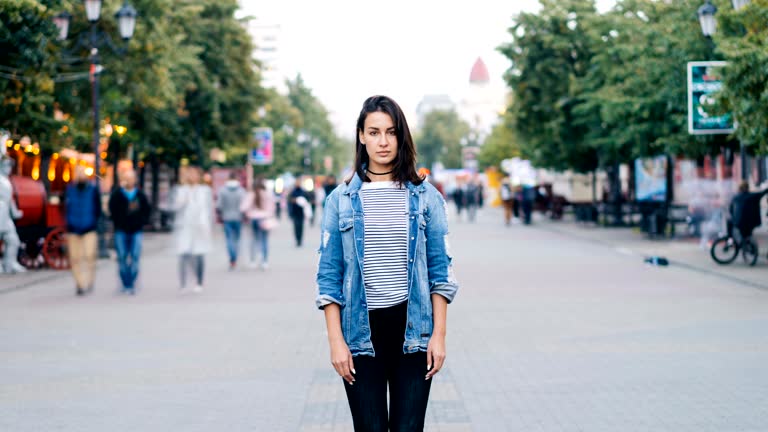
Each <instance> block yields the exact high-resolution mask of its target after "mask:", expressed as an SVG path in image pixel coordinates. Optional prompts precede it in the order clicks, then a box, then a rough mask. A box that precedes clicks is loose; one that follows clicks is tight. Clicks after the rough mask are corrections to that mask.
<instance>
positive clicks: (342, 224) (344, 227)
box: [339, 218, 353, 232]
mask: <svg viewBox="0 0 768 432" xmlns="http://www.w3.org/2000/svg"><path fill="white" fill-rule="evenodd" d="M352 226H353V219H351V218H349V219H347V218H344V219H339V231H341V232H344V231H349V230H351V229H352Z"/></svg>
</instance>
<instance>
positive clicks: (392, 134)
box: [387, 131, 395, 136]
mask: <svg viewBox="0 0 768 432" xmlns="http://www.w3.org/2000/svg"><path fill="white" fill-rule="evenodd" d="M387 134H388V135H389V136H395V131H389V132H387Z"/></svg>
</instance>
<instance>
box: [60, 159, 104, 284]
mask: <svg viewBox="0 0 768 432" xmlns="http://www.w3.org/2000/svg"><path fill="white" fill-rule="evenodd" d="M64 216H65V219H66V223H67V252H68V253H69V264H70V266H71V267H72V275H73V276H74V278H75V288H76V294H77V295H79V296H82V295H85V294H88V293H90V292H91V291H93V281H94V278H95V276H96V245H97V241H98V238H97V234H96V228H97V226H98V223H99V218H100V217H101V197H100V194H99V191H98V189H97V188H96V185H95V184H93V183H92V182H91V181H90V180H89V179H88V176H87V175H86V174H85V168H84V167H83V166H81V165H77V166H76V168H75V181H74V183H72V184H70V185H69V186H67V189H66V190H65V192H64Z"/></svg>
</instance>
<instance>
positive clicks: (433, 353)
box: [425, 334, 445, 380]
mask: <svg viewBox="0 0 768 432" xmlns="http://www.w3.org/2000/svg"><path fill="white" fill-rule="evenodd" d="M444 363H445V336H440V335H434V334H433V335H432V338H431V339H429V345H428V346H427V371H429V372H427V376H426V378H425V379H426V380H428V379H430V378H432V377H433V376H435V374H436V373H438V372H440V369H442V368H443V364H444Z"/></svg>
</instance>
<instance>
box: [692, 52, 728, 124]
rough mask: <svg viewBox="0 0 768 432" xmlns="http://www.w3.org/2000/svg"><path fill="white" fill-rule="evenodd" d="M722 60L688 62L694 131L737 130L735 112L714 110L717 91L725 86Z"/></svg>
mask: <svg viewBox="0 0 768 432" xmlns="http://www.w3.org/2000/svg"><path fill="white" fill-rule="evenodd" d="M726 65H727V63H726V62H722V61H706V62H689V63H688V133H690V134H693V135H716V134H730V133H732V132H733V131H734V130H735V127H734V123H733V116H731V114H724V115H717V114H715V113H714V112H713V111H714V110H713V108H714V105H715V94H716V93H717V92H719V91H720V89H722V88H723V80H722V71H723V68H724V67H725V66H726Z"/></svg>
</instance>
